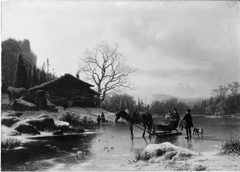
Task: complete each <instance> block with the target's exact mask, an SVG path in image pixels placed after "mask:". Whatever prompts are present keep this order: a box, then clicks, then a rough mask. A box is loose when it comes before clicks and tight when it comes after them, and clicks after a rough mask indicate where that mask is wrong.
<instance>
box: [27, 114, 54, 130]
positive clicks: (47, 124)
mask: <svg viewBox="0 0 240 172" xmlns="http://www.w3.org/2000/svg"><path fill="white" fill-rule="evenodd" d="M23 122H24V123H28V124H31V125H32V126H34V127H35V128H36V129H37V130H39V131H44V130H46V129H53V128H54V126H55V125H54V120H53V119H52V118H49V117H47V118H29V119H25V120H24V121H23Z"/></svg>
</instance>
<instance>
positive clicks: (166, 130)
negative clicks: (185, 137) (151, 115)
mask: <svg viewBox="0 0 240 172" xmlns="http://www.w3.org/2000/svg"><path fill="white" fill-rule="evenodd" d="M178 123H179V120H176V121H170V122H169V123H167V124H163V123H158V124H155V125H154V128H155V133H153V134H155V135H157V136H169V135H181V134H182V133H181V132H178V130H177V128H178ZM172 131H176V132H172Z"/></svg>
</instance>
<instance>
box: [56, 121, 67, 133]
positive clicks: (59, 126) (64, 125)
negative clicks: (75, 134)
mask: <svg viewBox="0 0 240 172" xmlns="http://www.w3.org/2000/svg"><path fill="white" fill-rule="evenodd" d="M54 125H55V128H56V129H57V130H62V131H68V130H69V127H70V124H69V123H68V122H65V121H54Z"/></svg>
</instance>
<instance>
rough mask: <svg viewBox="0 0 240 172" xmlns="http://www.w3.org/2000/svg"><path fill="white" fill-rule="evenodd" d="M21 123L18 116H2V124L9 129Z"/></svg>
mask: <svg viewBox="0 0 240 172" xmlns="http://www.w3.org/2000/svg"><path fill="white" fill-rule="evenodd" d="M19 121H20V119H19V118H18V117H17V116H2V119H1V124H2V125H5V126H7V127H11V126H12V125H13V124H15V123H17V122H19Z"/></svg>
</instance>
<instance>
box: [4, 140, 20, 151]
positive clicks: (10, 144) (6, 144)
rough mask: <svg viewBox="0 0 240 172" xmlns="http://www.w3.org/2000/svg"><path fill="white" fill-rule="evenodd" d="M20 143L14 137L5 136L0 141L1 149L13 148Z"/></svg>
mask: <svg viewBox="0 0 240 172" xmlns="http://www.w3.org/2000/svg"><path fill="white" fill-rule="evenodd" d="M20 144H21V143H20V141H19V140H18V139H14V138H7V139H3V140H2V141H1V147H2V149H13V148H15V147H18V146H20Z"/></svg>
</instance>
